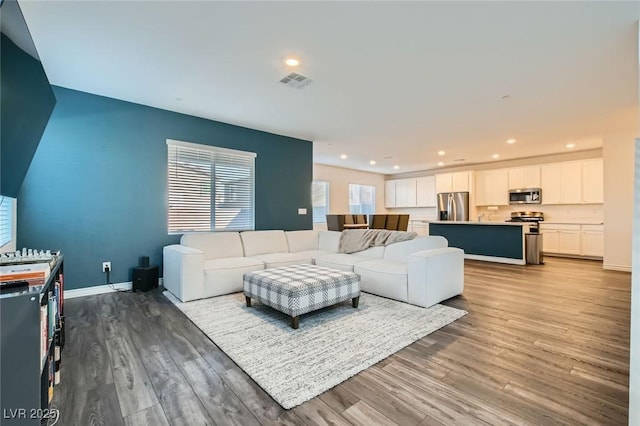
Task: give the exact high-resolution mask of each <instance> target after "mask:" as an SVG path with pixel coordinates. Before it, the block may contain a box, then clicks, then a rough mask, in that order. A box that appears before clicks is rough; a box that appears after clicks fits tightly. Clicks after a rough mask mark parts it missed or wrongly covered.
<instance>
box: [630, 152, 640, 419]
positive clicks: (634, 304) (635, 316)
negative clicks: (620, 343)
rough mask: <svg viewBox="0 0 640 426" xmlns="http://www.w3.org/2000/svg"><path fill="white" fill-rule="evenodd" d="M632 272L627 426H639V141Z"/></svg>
mask: <svg viewBox="0 0 640 426" xmlns="http://www.w3.org/2000/svg"><path fill="white" fill-rule="evenodd" d="M635 159H636V169H635V190H634V197H633V198H634V213H633V271H634V272H632V274H631V357H630V360H629V370H630V371H629V425H640V274H639V273H638V272H637V271H638V268H640V139H637V140H636V142H635Z"/></svg>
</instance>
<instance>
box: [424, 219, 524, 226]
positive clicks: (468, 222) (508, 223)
mask: <svg viewBox="0 0 640 426" xmlns="http://www.w3.org/2000/svg"><path fill="white" fill-rule="evenodd" d="M430 223H440V224H443V225H507V226H524V225H532V223H531V222H471V221H453V220H432V221H430Z"/></svg>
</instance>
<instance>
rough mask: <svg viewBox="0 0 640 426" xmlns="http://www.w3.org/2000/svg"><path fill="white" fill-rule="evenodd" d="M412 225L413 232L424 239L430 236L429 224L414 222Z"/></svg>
mask: <svg viewBox="0 0 640 426" xmlns="http://www.w3.org/2000/svg"><path fill="white" fill-rule="evenodd" d="M412 224H413V225H412V230H413V232H415V233H416V234H418V236H421V237H423V236H427V235H429V222H422V221H413V222H412Z"/></svg>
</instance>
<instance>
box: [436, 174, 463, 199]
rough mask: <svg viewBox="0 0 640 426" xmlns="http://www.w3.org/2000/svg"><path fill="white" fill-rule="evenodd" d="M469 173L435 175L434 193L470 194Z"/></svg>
mask: <svg viewBox="0 0 640 426" xmlns="http://www.w3.org/2000/svg"><path fill="white" fill-rule="evenodd" d="M470 188H471V172H456V173H440V174H437V175H436V192H437V193H438V194H440V193H442V192H470Z"/></svg>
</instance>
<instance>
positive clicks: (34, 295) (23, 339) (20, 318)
mask: <svg viewBox="0 0 640 426" xmlns="http://www.w3.org/2000/svg"><path fill="white" fill-rule="evenodd" d="M63 279H64V278H63V259H62V256H59V257H58V259H57V261H56V263H55V265H54V266H53V267H52V270H51V273H50V274H49V276H48V277H47V278H46V281H45V283H44V284H41V285H32V286H29V287H19V288H15V289H11V290H7V291H3V292H1V293H0V366H1V368H2V371H1V374H0V395H2V398H1V400H0V405H1V412H0V424H2V425H3V426H18V425H20V426H23V425H25V426H26V425H41V424H47V418H48V417H49V416H50V415H51V419H54V418H55V416H54V415H52V413H51V412H50V411H49V406H50V404H49V395H50V392H52V390H51V389H50V371H51V368H52V363H55V362H56V361H55V359H54V358H55V352H56V346H58V353H60V351H61V350H62V346H63V345H64V312H63V311H62V310H60V311H59V312H60V320H59V321H58V322H57V324H56V326H55V330H56V331H55V333H54V334H53V335H52V336H49V339H48V342H47V344H46V348H47V349H46V354H45V356H42V346H41V345H42V343H43V342H42V339H41V336H42V325H41V322H40V311H41V309H40V308H41V306H47V304H48V302H49V295H50V294H52V293H53V291H54V289H55V283H56V282H62V280H63ZM60 287H61V289H62V285H61V286H60ZM61 293H62V291H61ZM43 360H44V361H43ZM58 364H59V363H58ZM53 369H54V370H55V364H54V366H53ZM54 381H55V380H54Z"/></svg>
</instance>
